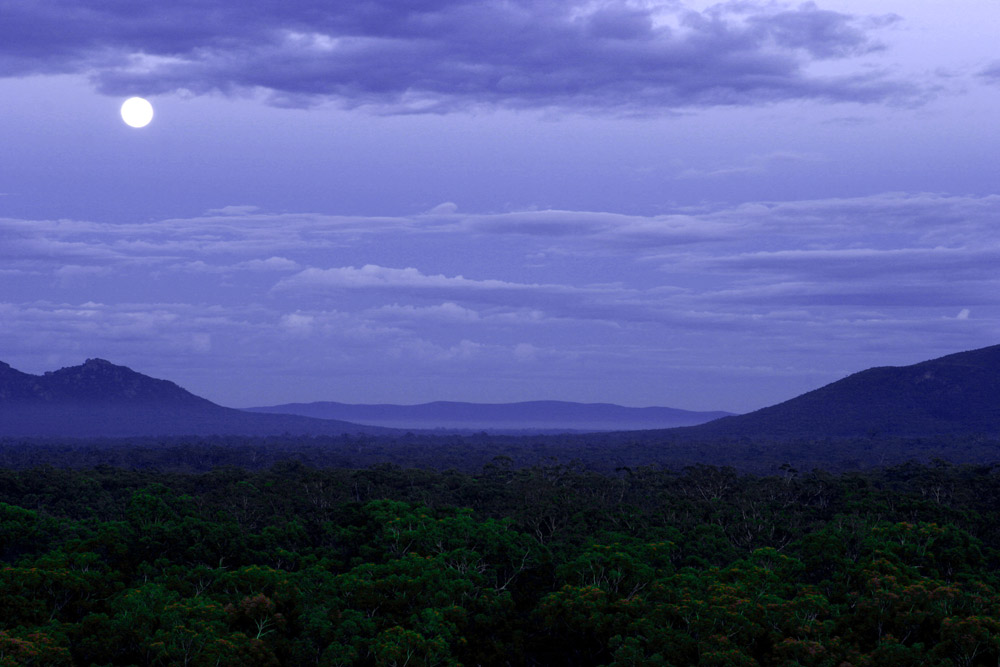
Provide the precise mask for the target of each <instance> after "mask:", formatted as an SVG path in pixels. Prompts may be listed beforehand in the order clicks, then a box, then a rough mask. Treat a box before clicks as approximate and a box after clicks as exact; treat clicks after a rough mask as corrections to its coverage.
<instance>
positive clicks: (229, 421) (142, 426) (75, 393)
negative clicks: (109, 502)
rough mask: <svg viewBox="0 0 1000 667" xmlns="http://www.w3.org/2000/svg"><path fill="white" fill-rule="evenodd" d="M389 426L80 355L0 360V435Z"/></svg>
mask: <svg viewBox="0 0 1000 667" xmlns="http://www.w3.org/2000/svg"><path fill="white" fill-rule="evenodd" d="M391 432H392V430H391V429H384V428H379V427H370V426H363V425H360V424H352V423H348V422H344V421H339V420H323V419H313V418H308V417H300V416H297V415H276V414H275V415H266V414H253V413H248V412H244V411H242V410H237V409H235V408H227V407H223V406H221V405H218V404H216V403H213V402H212V401H210V400H208V399H206V398H202V397H200V396H197V395H195V394H193V393H191V392H189V391H187V390H186V389H184V388H182V387H180V386H179V385H177V384H175V383H173V382H171V381H169V380H161V379H158V378H153V377H150V376H148V375H144V374H142V373H138V372H136V371H134V370H132V369H131V368H128V367H127V366H118V365H115V364H113V363H111V362H110V361H107V360H105V359H87V360H86V361H85V362H84V363H83V364H80V365H78V366H66V367H63V368H60V369H59V370H56V371H48V372H46V373H44V374H42V375H31V374H29V373H23V372H21V371H19V370H17V369H15V368H13V367H11V366H10V365H9V364H7V363H4V362H0V436H12V437H43V438H45V437H71V438H93V437H128V436H150V435H151V436H175V435H282V434H286V433H287V434H291V435H339V434H343V433H391Z"/></svg>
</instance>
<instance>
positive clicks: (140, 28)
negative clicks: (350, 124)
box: [0, 0, 919, 113]
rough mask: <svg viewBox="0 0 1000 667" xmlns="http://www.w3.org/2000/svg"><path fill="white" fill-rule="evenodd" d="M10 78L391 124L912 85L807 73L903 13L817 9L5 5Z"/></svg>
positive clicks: (879, 91) (529, 0)
mask: <svg viewBox="0 0 1000 667" xmlns="http://www.w3.org/2000/svg"><path fill="white" fill-rule="evenodd" d="M0 10H2V14H3V16H4V20H3V22H2V23H0V76H28V75H33V74H48V73H84V74H88V75H89V76H91V77H92V79H93V81H94V83H95V85H96V86H97V87H98V88H99V89H100V90H101V91H102V92H104V93H107V94H112V95H123V94H132V93H134V92H135V91H143V92H144V93H145V94H149V95H151V94H162V93H171V92H178V91H182V92H186V93H190V94H205V93H209V92H216V91H218V92H223V93H226V94H255V93H256V92H262V93H263V94H264V95H265V97H266V99H267V100H268V101H269V102H270V103H272V104H276V105H283V106H297V107H302V106H310V105H314V104H319V103H323V102H333V103H336V104H338V105H341V106H345V107H360V106H364V107H367V108H369V109H372V110H373V111H376V112H382V113H426V112H434V113H443V112H449V111H453V110H456V109H468V108H472V107H481V106H486V107H505V108H548V107H559V108H567V109H574V110H584V111H600V112H609V111H610V112H627V113H636V112H638V113H644V112H649V111H655V110H663V109H674V108H691V107H708V106H717V105H742V104H759V103H770V102H776V101H782V100H800V99H820V100H829V101H845V102H861V103H881V102H886V101H892V100H899V99H912V98H913V97H914V96H915V95H916V94H918V93H919V91H918V89H917V87H916V86H915V85H914V84H911V83H907V82H903V81H898V80H894V79H892V78H891V77H889V76H887V75H885V74H883V73H880V72H879V71H878V70H877V69H872V68H871V67H868V66H864V67H858V68H857V71H856V72H854V73H847V74H841V75H819V74H811V73H810V67H809V65H810V64H811V63H814V62H820V61H828V60H839V61H844V62H846V63H852V62H853V61H854V60H855V59H858V58H862V57H865V56H867V55H869V54H872V53H874V52H877V51H878V50H880V49H882V48H883V46H882V45H881V43H880V42H878V41H877V40H876V39H875V38H874V37H873V33H874V31H877V30H878V29H880V28H882V27H884V26H885V25H887V24H889V23H892V22H893V21H894V20H895V17H871V16H854V15H850V14H845V13H841V12H834V11H829V10H824V9H821V8H819V7H817V6H816V5H815V4H813V3H805V4H801V5H798V6H797V7H789V6H787V5H783V4H780V3H763V2H761V3H756V2H739V3H721V4H718V5H714V6H713V7H711V8H709V9H707V10H705V11H701V12H698V11H693V10H690V9H687V8H685V7H684V5H683V4H682V3H678V2H651V3H603V2H599V3H591V2H586V1H584V0H513V1H512V2H503V3H482V2H474V1H473V0H426V1H423V2H413V3H407V2H398V1H397V0H375V1H373V2H364V3H351V2H348V3H317V2H289V3H260V2H242V3H241V2H232V1H231V0H206V1H205V2H199V3H180V2H176V3H175V2H154V1H153V0H135V1H134V2H128V3H108V2H101V1H100V0H77V1H75V2H67V1H66V0H3V1H2V2H0Z"/></svg>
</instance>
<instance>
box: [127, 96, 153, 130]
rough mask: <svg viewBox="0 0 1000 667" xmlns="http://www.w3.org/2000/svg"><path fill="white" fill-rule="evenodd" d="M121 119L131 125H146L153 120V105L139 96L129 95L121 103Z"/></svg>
mask: <svg viewBox="0 0 1000 667" xmlns="http://www.w3.org/2000/svg"><path fill="white" fill-rule="evenodd" d="M122 120H123V121H125V124H126V125H130V126H132V127H146V126H147V125H149V121H151V120H153V105H152V104H150V103H149V101H148V100H145V99H143V98H141V97H130V98H128V99H127V100H125V102H124V103H123V104H122Z"/></svg>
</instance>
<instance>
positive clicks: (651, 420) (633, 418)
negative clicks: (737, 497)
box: [247, 401, 730, 431]
mask: <svg viewBox="0 0 1000 667" xmlns="http://www.w3.org/2000/svg"><path fill="white" fill-rule="evenodd" d="M247 409H248V410H249V411H252V412H263V413H284V414H294V415H303V416H307V417H318V418H321V419H342V420H346V421H350V422H356V423H360V424H373V425H377V426H389V427H393V428H409V429H460V430H490V431H559V430H561V431H620V430H638V429H656V428H672V427H675V426H691V425H694V424H703V423H705V422H707V421H711V420H713V419H718V418H720V417H725V416H727V415H728V414H730V413H727V412H692V411H689V410H678V409H675V408H662V407H650V408H629V407H623V406H621V405H614V404H611V403H572V402H567V401H524V402H520V403H463V402H453V401H435V402H432V403H422V404H419V405H389V404H374V405H372V404H349V403H336V402H316V403H288V404H284V405H273V406H267V407H256V408H247Z"/></svg>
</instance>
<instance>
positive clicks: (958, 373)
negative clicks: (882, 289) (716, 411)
mask: <svg viewBox="0 0 1000 667" xmlns="http://www.w3.org/2000/svg"><path fill="white" fill-rule="evenodd" d="M676 434H677V435H684V436H692V437H698V438H705V439H716V438H720V437H744V436H745V437H749V438H754V439H764V440H768V439H769V440H789V439H795V438H811V439H812V438H825V437H869V436H880V435H884V436H929V435H973V434H983V435H992V436H997V435H1000V345H994V346H991V347H985V348H982V349H978V350H971V351H968V352H959V353H956V354H949V355H948V356H945V357H941V358H939V359H932V360H930V361H923V362H920V363H918V364H913V365H912V366H883V367H877V368H870V369H868V370H865V371H861V372H860V373H855V374H854V375H850V376H848V377H846V378H844V379H842V380H838V381H837V382H834V383H832V384H828V385H826V386H825V387H821V388H819V389H815V390H813V391H810V392H808V393H806V394H802V395H801V396H798V397H796V398H793V399H791V400H789V401H785V402H784V403H779V404H777V405H773V406H771V407H767V408H763V409H761V410H757V411H755V412H750V413H747V414H745V415H738V416H733V417H726V418H724V419H719V420H717V421H714V422H711V423H708V424H703V425H701V426H695V427H693V428H685V429H678V430H677V432H676Z"/></svg>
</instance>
